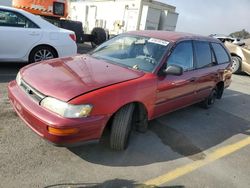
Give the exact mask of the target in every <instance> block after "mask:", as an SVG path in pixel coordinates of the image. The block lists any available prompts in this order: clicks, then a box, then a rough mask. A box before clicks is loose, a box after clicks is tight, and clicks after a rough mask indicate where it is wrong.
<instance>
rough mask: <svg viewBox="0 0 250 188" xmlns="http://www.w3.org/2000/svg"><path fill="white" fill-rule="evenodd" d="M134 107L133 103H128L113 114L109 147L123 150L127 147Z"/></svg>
mask: <svg viewBox="0 0 250 188" xmlns="http://www.w3.org/2000/svg"><path fill="white" fill-rule="evenodd" d="M134 109H135V105H134V104H128V105H126V106H124V107H122V108H121V109H120V110H119V111H118V112H117V113H116V114H115V116H114V119H113V123H112V128H111V135H110V147H111V149H113V150H124V149H126V148H127V146H128V141H129V135H130V133H131V129H132V123H133V121H132V119H133V113H134Z"/></svg>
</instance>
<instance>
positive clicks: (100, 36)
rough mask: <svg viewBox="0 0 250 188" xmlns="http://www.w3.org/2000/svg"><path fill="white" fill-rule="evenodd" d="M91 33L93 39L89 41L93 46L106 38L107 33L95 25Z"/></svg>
mask: <svg viewBox="0 0 250 188" xmlns="http://www.w3.org/2000/svg"><path fill="white" fill-rule="evenodd" d="M91 35H92V36H93V41H92V42H91V45H92V47H93V48H95V47H96V46H98V45H100V44H101V43H103V42H105V41H106V40H107V34H106V32H105V30H104V29H103V28H101V27H95V28H94V29H93V30H92V32H91Z"/></svg>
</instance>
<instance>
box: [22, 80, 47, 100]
mask: <svg viewBox="0 0 250 188" xmlns="http://www.w3.org/2000/svg"><path fill="white" fill-rule="evenodd" d="M20 87H21V88H22V89H23V91H24V92H25V93H26V94H27V95H29V96H30V97H31V98H32V99H33V100H35V101H36V102H38V103H40V102H41V100H42V99H44V98H45V97H46V96H45V95H43V94H42V93H40V92H39V91H37V90H36V89H34V88H33V87H31V86H30V85H28V84H27V83H26V82H25V81H24V80H21V85H20Z"/></svg>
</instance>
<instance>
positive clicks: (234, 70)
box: [232, 58, 239, 72]
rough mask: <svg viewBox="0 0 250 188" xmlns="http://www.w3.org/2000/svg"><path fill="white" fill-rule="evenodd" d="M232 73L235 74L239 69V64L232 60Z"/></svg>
mask: <svg viewBox="0 0 250 188" xmlns="http://www.w3.org/2000/svg"><path fill="white" fill-rule="evenodd" d="M232 60H233V64H232V71H233V72H236V71H237V70H238V69H239V63H238V62H237V61H236V60H235V59H234V58H233V59H232Z"/></svg>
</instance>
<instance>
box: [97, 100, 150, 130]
mask: <svg viewBox="0 0 250 188" xmlns="http://www.w3.org/2000/svg"><path fill="white" fill-rule="evenodd" d="M129 104H135V113H134V114H135V115H138V117H143V116H144V115H145V116H146V117H145V118H147V119H146V120H147V121H148V110H147V108H146V106H145V104H143V103H142V102H140V101H131V102H127V103H125V104H123V105H122V106H120V107H119V108H118V109H117V110H115V112H114V113H113V114H112V115H111V116H110V118H109V120H108V121H107V123H106V125H105V126H104V129H103V131H102V135H103V133H104V132H105V130H106V129H111V127H112V122H113V119H114V116H115V115H116V113H117V112H118V111H119V110H120V109H122V108H123V107H124V106H126V105H129Z"/></svg>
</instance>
